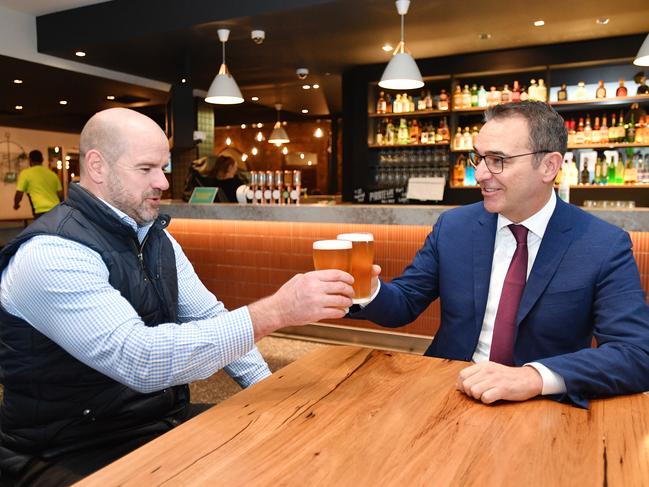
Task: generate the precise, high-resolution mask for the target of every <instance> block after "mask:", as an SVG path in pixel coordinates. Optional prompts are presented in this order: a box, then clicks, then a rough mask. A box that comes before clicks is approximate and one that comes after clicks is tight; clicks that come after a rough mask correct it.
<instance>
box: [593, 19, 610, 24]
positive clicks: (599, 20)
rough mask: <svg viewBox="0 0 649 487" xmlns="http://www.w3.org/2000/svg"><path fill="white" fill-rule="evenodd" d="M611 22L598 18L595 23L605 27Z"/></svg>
mask: <svg viewBox="0 0 649 487" xmlns="http://www.w3.org/2000/svg"><path fill="white" fill-rule="evenodd" d="M610 21H611V19H609V18H608V17H600V18H599V19H597V20H596V21H595V22H597V23H598V24H599V25H606V24H608V23H609V22H610Z"/></svg>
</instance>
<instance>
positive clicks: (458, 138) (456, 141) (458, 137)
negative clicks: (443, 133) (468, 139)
mask: <svg viewBox="0 0 649 487" xmlns="http://www.w3.org/2000/svg"><path fill="white" fill-rule="evenodd" d="M453 149H454V150H462V149H464V137H462V127H458V128H457V130H456V131H455V136H454V137H453Z"/></svg>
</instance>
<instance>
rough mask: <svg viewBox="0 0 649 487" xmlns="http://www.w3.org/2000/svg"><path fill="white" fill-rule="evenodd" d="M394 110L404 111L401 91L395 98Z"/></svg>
mask: <svg viewBox="0 0 649 487" xmlns="http://www.w3.org/2000/svg"><path fill="white" fill-rule="evenodd" d="M392 111H393V112H394V113H401V112H403V104H402V103H401V94H400V93H397V96H396V98H395V99H394V103H393V105H392Z"/></svg>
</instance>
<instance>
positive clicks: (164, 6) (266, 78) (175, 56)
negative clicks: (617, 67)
mask: <svg viewBox="0 0 649 487" xmlns="http://www.w3.org/2000/svg"><path fill="white" fill-rule="evenodd" d="M601 17H606V18H610V22H609V23H607V24H605V25H599V24H597V23H596V22H595V20H596V19H597V18H601ZM538 19H544V20H545V22H546V25H545V26H544V27H541V28H538V27H534V26H533V25H532V22H533V21H534V20H538ZM219 28H229V29H231V35H230V41H229V42H228V43H227V46H226V60H227V64H228V67H229V68H230V71H231V72H232V74H233V75H234V77H235V79H236V80H237V82H238V84H239V86H240V87H241V90H242V92H243V94H244V97H245V98H246V100H250V98H251V97H252V96H258V97H259V98H260V99H259V101H258V102H257V103H252V102H249V101H247V103H245V104H244V105H239V106H234V107H216V108H215V121H216V123H217V124H222V123H237V122H255V121H266V120H268V119H272V117H274V110H273V108H272V107H273V105H274V104H275V103H278V102H279V103H282V104H283V106H284V110H285V111H286V112H288V113H287V118H289V117H291V112H292V113H293V114H295V116H301V115H300V112H301V110H302V109H303V108H305V109H308V110H309V113H308V115H307V116H309V117H314V118H315V117H326V116H329V115H330V114H332V113H333V114H338V113H340V112H341V105H342V101H341V100H342V96H341V76H342V73H343V72H344V71H345V70H346V69H348V68H350V67H352V66H355V65H360V64H373V63H378V64H383V63H386V62H387V61H388V60H389V57H390V53H386V52H384V51H382V50H381V45H382V44H383V43H385V42H390V43H392V45H395V44H396V43H397V42H398V38H399V17H398V15H397V13H396V9H395V6H394V2H393V1H392V0H220V1H205V0H184V1H178V0H113V1H110V2H105V3H99V4H94V5H89V6H86V7H81V8H75V9H72V10H67V11H63V12H55V13H51V14H47V15H42V16H39V17H37V32H38V50H39V52H41V53H45V54H49V55H53V56H57V57H61V58H67V59H71V60H74V61H77V62H82V63H87V64H91V65H94V66H100V67H103V68H108V69H111V70H115V71H121V72H125V73H130V74H135V75H138V76H141V77H145V78H149V79H154V80H159V81H164V82H168V83H171V84H174V83H180V80H181V79H182V78H185V79H186V80H187V82H188V83H189V84H190V85H191V86H192V87H193V88H195V89H198V90H207V89H208V87H209V84H210V82H211V80H212V78H213V77H214V75H215V73H216V71H217V70H218V66H219V64H220V62H221V47H220V43H219V42H218V36H217V33H216V31H217V29H219ZM252 29H262V30H265V31H266V40H265V41H264V42H263V43H262V44H261V45H257V44H255V43H253V42H252V40H251V39H250V31H251V30H252ZM648 31H649V4H648V3H647V0H627V1H625V2H624V3H620V4H612V3H611V2H608V1H603V0H574V1H572V2H565V1H563V0H546V1H545V2H524V3H518V4H515V3H512V4H505V3H504V2H502V1H496V0H482V1H478V0H457V1H454V2H449V1H441V0H412V3H411V6H410V12H409V13H408V15H407V16H406V41H407V46H408V48H409V49H410V50H411V52H412V53H413V55H414V56H415V58H418V59H421V58H428V57H438V56H445V55H450V54H457V53H465V52H478V51H486V50H497V49H505V48H511V47H520V46H529V45H540V44H554V43H560V42H567V41H577V40H587V39H593V38H606V37H614V36H620V35H628V34H640V33H646V32H648ZM62 33H65V34H64V35H62ZM482 33H487V34H489V35H490V38H488V39H486V40H484V39H481V38H480V35H479V34H482ZM483 37H484V36H483ZM638 47H639V46H638ZM77 50H83V51H85V52H86V53H87V56H86V57H84V58H78V57H75V55H74V53H75V51H77ZM0 62H6V59H5V60H1V59H0ZM28 64H29V63H28ZM4 66H5V64H2V67H3V68H4ZM302 66H303V67H307V68H308V69H309V71H310V75H309V77H308V78H307V79H306V81H305V82H306V83H308V84H313V83H317V84H319V86H320V88H319V89H317V90H314V89H310V90H303V89H302V85H303V84H304V83H305V82H303V81H301V80H299V79H298V78H297V76H296V74H295V70H296V68H298V67H302ZM14 67H15V66H12V68H14ZM23 67H24V66H23ZM36 69H37V68H34V70H36ZM43 69H44V70H46V72H43V73H40V74H39V79H40V80H48V83H47V85H49V86H50V88H52V89H56V90H61V93H64V92H65V91H64V90H66V89H67V90H69V91H70V92H71V93H70V95H69V96H70V97H72V96H74V95H75V94H76V95H77V96H79V97H83V98H87V99H88V102H89V103H88V106H87V107H86V108H85V111H84V110H80V111H79V112H74V111H73V108H74V107H73V105H72V104H70V105H68V106H66V107H54V108H55V109H54V110H50V111H48V110H46V104H45V103H44V102H43V103H39V101H38V99H35V101H36V104H37V105H38V106H39V108H42V110H41V111H40V112H38V111H37V112H34V113H33V114H28V113H27V111H26V110H25V113H23V114H21V115H20V117H23V118H26V117H28V116H32V117H34V118H39V116H40V118H41V119H42V121H43V124H44V125H45V122H46V121H50V120H51V121H52V122H56V121H65V120H67V118H73V117H75V116H77V117H80V118H84V117H86V116H87V114H90V113H92V112H93V111H94V110H97V109H100V108H103V107H104V106H106V105H105V100H104V98H105V94H106V92H107V91H106V90H117V89H118V88H121V91H122V92H124V93H130V92H133V93H134V94H137V93H139V92H138V91H137V90H135V87H133V86H131V85H124V84H122V83H116V82H109V81H106V80H103V81H101V80H100V79H99V78H94V77H90V76H85V75H79V74H68V75H69V76H70V77H71V78H69V79H68V80H67V81H61V80H59V84H58V85H57V86H53V84H54V81H53V80H56V79H57V75H56V74H55V75H52V74H48V73H52V72H53V70H54V71H56V70H55V68H43ZM68 73H69V72H68ZM5 74H6V76H5ZM35 74H37V73H35ZM14 76H15V75H14V74H13V73H12V72H10V71H9V70H7V69H2V77H3V78H4V77H7V78H13V77H14ZM106 83H109V85H107V84H106ZM40 84H41V86H43V84H42V83H40ZM110 84H112V86H111V85H110ZM116 85H120V86H116ZM3 86H6V84H5V85H3ZM80 87H83V89H80ZM20 89H25V90H26V89H27V87H26V86H23V87H22V88H20ZM140 92H141V93H145V92H147V93H148V94H146V95H142V96H145V97H148V98H151V100H152V102H151V103H149V104H150V105H153V104H155V103H154V102H153V100H160V99H161V98H162V97H161V96H160V95H156V93H158V94H159V93H160V92H155V90H149V89H145V88H141V89H140ZM90 99H92V100H93V101H94V103H95V105H93V106H92V107H91V106H90V105H92V103H90ZM2 103H4V97H3V100H2ZM12 103H13V101H11V102H10V103H9V104H7V106H8V108H7V107H6V106H4V105H3V106H2V107H0V108H1V109H2V110H9V111H12V110H13V109H12ZM156 103H157V102H156ZM65 109H67V111H66V110H65ZM81 111H84V113H81ZM11 116H14V115H4V114H3V115H1V116H0V123H4V124H9V122H8V121H7V120H6V119H5V118H2V117H11ZM291 118H292V117H291Z"/></svg>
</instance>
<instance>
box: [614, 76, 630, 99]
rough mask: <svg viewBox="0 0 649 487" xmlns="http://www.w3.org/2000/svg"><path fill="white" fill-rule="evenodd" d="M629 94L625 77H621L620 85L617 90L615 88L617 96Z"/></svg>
mask: <svg viewBox="0 0 649 487" xmlns="http://www.w3.org/2000/svg"><path fill="white" fill-rule="evenodd" d="M626 95H627V89H626V86H624V78H620V86H618V87H617V90H615V96H626Z"/></svg>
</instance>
